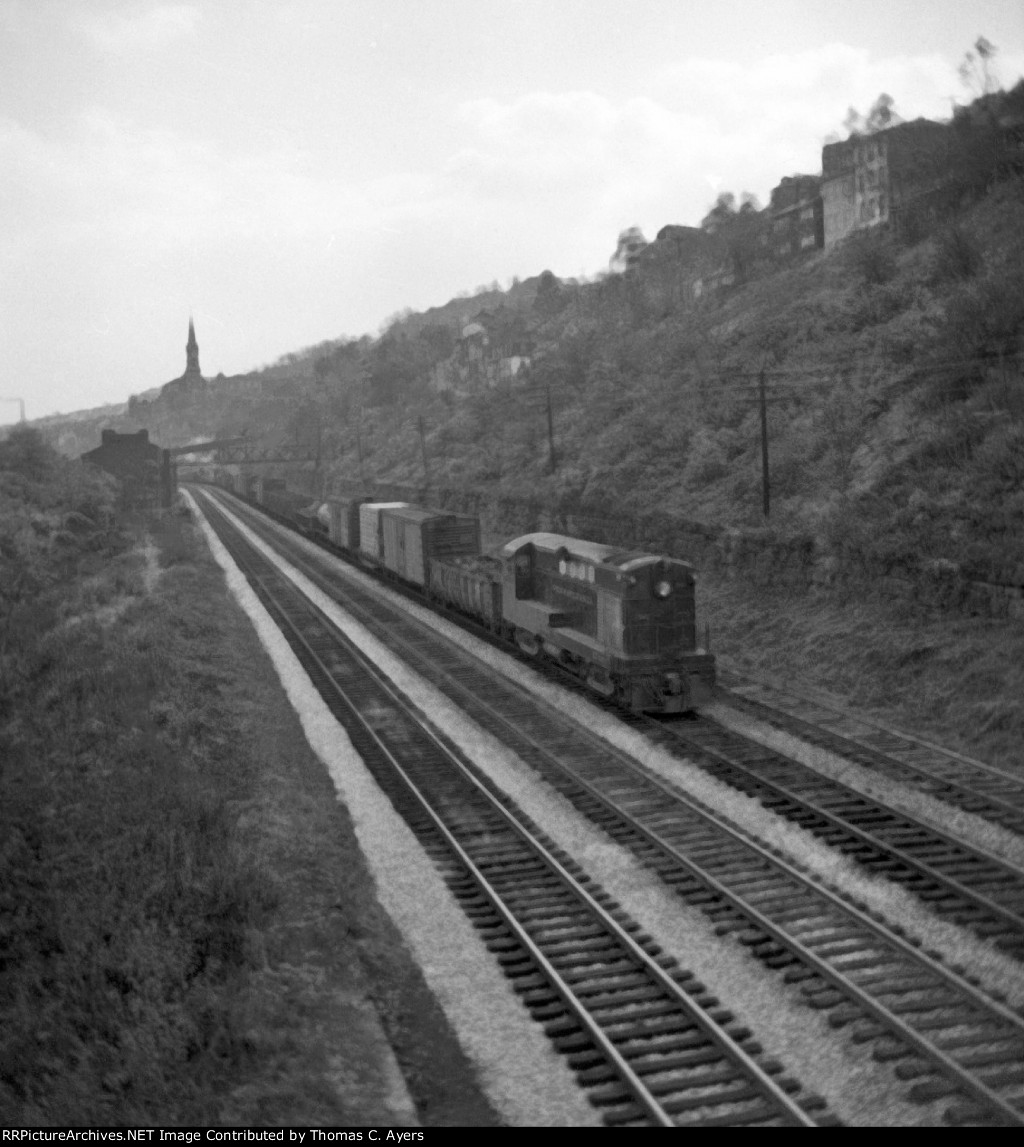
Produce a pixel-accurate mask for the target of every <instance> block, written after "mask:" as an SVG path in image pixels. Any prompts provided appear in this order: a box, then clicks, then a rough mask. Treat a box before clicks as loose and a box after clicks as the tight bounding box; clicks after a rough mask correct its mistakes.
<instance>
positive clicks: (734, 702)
mask: <svg viewBox="0 0 1024 1147" xmlns="http://www.w3.org/2000/svg"><path fill="white" fill-rule="evenodd" d="M719 684H720V685H721V686H722V687H723V688H722V690H721V698H722V700H723V701H724V702H725V703H726V704H728V705H729V706H731V707H732V708H735V709H738V710H740V711H741V712H744V713H748V714H749V715H750V716H752V717H756V718H757V719H758V720H760V721H764V722H765V723H766V724H768V725H771V726H773V727H774V728H776V729H780V730H781V731H783V732H786V733H793V734H795V735H796V736H797V737H799V738H800V739H801V740H804V741H807V742H808V743H809V744H812V745H817V746H818V747H819V748H823V749H828V750H829V751H831V752H834V753H837V754H838V755H839V756H841V757H844V758H845V759H846V760H850V761H855V762H856V763H857V764H859V765H862V766H863V767H864V768H866V769H869V770H871V771H872V772H875V773H879V774H880V775H882V776H885V777H890V778H891V779H893V780H895V781H899V782H900V783H902V784H906V785H911V786H913V787H915V788H918V789H920V790H921V791H922V792H925V793H927V794H928V795H929V796H932V797H935V798H936V800H941V801H944V802H945V803H947V804H950V805H953V806H954V807H955V808H961V809H963V810H964V811H966V812H970V813H974V814H975V815H976V816H980V817H984V819H986V820H989V821H991V822H992V823H993V824H998V825H1001V826H1002V827H1003V828H1007V829H1009V830H1011V831H1012V832H1016V833H1020V834H1024V777H1016V776H1013V775H1012V774H1010V773H1008V772H1005V771H1004V770H1002V769H997V768H994V767H993V766H992V765H987V764H985V763H984V762H982V761H975V760H972V759H970V758H969V757H964V756H963V755H961V754H959V753H951V752H949V751H948V750H946V749H942V748H940V747H939V746H938V745H932V744H929V743H928V742H926V741H922V740H920V739H918V738H915V737H911V736H908V735H906V734H901V733H897V732H894V731H892V730H890V729H885V728H882V727H880V726H878V725H875V724H873V723H871V722H868V721H865V720H864V719H863V718H859V717H855V716H854V715H853V714H850V713H844V712H841V711H839V710H836V709H833V708H831V707H830V706H827V705H825V704H823V703H821V702H819V701H815V700H813V699H811V698H808V697H800V696H798V695H796V694H794V693H789V692H786V691H784V690H779V689H776V688H774V687H773V688H768V687H766V686H764V685H762V684H761V683H760V682H756V681H752V680H750V679H749V678H745V677H743V676H741V675H739V674H736V673H732V672H729V671H725V670H720V671H719Z"/></svg>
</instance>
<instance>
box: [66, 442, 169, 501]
mask: <svg viewBox="0 0 1024 1147" xmlns="http://www.w3.org/2000/svg"><path fill="white" fill-rule="evenodd" d="M81 460H82V461H83V462H88V463H89V465H91V466H98V467H99V468H100V469H101V470H105V471H106V472H107V473H108V474H113V475H114V477H115V478H117V479H118V480H119V481H120V483H121V499H122V502H123V504H124V505H125V506H126V507H127V508H129V509H154V508H156V507H158V506H162V507H164V508H167V507H169V506H170V504H171V499H172V497H173V493H174V484H175V483H174V464H173V462H172V459H171V456H170V452H169V451H167V450H161V449H160V447H159V446H157V445H156V444H155V443H153V442H150V440H149V431H148V430H138V431H136V432H135V433H134V434H119V433H118V432H117V431H116V430H104V431H103V432H102V434H101V442H100V445H99V446H97V447H96V449H95V450H88V451H86V453H84V454H83V455H82V459H81Z"/></svg>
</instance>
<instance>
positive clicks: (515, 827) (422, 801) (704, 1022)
mask: <svg viewBox="0 0 1024 1147" xmlns="http://www.w3.org/2000/svg"><path fill="white" fill-rule="evenodd" d="M232 556H233V557H236V555H235V554H232ZM236 560H237V557H236ZM243 572H245V573H246V576H247V577H251V578H254V579H255V580H257V581H258V582H259V583H260V584H261V585H262V587H263V591H264V594H263V595H261V598H262V597H263V596H264V595H265V596H266V598H267V599H268V600H269V601H270V602H272V603H273V605H274V606H275V607H276V608H275V613H276V614H277V617H276V618H275V620H276V621H277V623H278V624H279V625H281V623H282V622H283V623H284V625H285V626H286V627H287V629H288V630H289V631H290V633H291V637H292V640H294V642H295V643H297V644H299V645H301V646H302V648H303V649H304V651H305V654H306V657H307V658H308V659H309V660H310V661H312V662H313V663H314V664H316V665H317V666H318V668H319V670H320V674H321V676H322V678H323V680H324V681H325V682H326V683H329V686H330V687H331V688H332V689H333V691H334V693H335V696H336V697H337V699H338V700H339V701H340V702H341V703H342V704H344V705H345V706H346V708H347V709H348V711H349V713H350V714H351V716H352V718H353V719H355V720H357V721H358V722H359V723H360V724H361V725H362V727H363V730H364V733H365V735H366V736H367V737H368V738H370V739H371V740H372V741H373V743H374V744H375V746H376V748H377V751H378V752H379V753H380V754H381V755H382V756H383V757H384V759H385V760H386V761H387V763H388V765H389V767H390V768H391V769H392V770H393V772H394V774H395V775H397V776H398V777H400V779H401V780H402V782H403V784H404V785H405V786H406V788H407V790H408V792H409V794H410V795H411V796H412V797H413V798H414V800H415V801H416V802H417V804H418V805H419V807H420V809H421V811H422V812H423V814H424V815H426V816H427V818H428V819H429V821H430V822H431V824H432V825H433V827H434V828H435V830H436V831H437V832H438V833H439V835H441V836H442V838H443V839H444V841H445V843H446V845H447V847H448V848H449V849H450V850H451V851H452V852H453V853H454V854H455V855H456V856H457V857H458V859H459V862H460V863H461V864H462V865H463V866H464V867H465V868H466V869H467V870H468V871H469V872H470V873H471V875H472V877H473V879H474V880H475V881H476V882H477V884H478V885H479V886H480V887H481V888H482V890H483V891H484V893H485V895H486V897H487V899H488V900H489V901H490V902H491V904H492V905H493V907H494V908H495V910H496V911H497V913H498V914H499V915H500V916H501V918H502V920H503V921H504V922H505V924H506V926H507V927H508V928H509V929H510V931H512V933H513V934H514V936H515V937H516V939H517V941H518V942H519V943H520V944H521V945H522V946H523V948H524V949H525V950H526V951H527V953H528V955H529V957H530V959H531V960H533V961H534V962H535V963H536V964H537V965H538V966H539V967H540V968H541V969H542V970H543V972H544V975H545V976H546V977H547V978H548V979H549V981H550V983H551V984H552V986H553V987H554V988H555V989H556V991H557V993H558V995H559V996H560V997H561V998H562V1000H563V1001H564V1003H565V1004H566V1006H567V1007H568V1008H569V1009H570V1010H571V1012H572V1013H573V1015H574V1016H575V1017H576V1018H577V1019H578V1020H579V1022H580V1024H581V1026H583V1027H584V1028H585V1030H586V1031H587V1033H588V1035H589V1036H590V1037H591V1038H592V1039H593V1040H594V1042H595V1043H596V1044H597V1046H598V1047H599V1048H600V1050H601V1052H602V1054H603V1055H605V1056H606V1058H607V1059H608V1060H609V1061H610V1062H611V1063H612V1064H614V1066H615V1069H616V1071H618V1073H619V1074H620V1076H621V1077H622V1079H623V1081H624V1082H625V1083H626V1085H627V1086H628V1087H629V1089H630V1091H631V1092H632V1093H633V1094H634V1096H635V1098H636V1099H637V1100H638V1102H639V1103H640V1104H641V1106H642V1107H643V1108H644V1109H645V1110H646V1111H647V1112H648V1114H649V1115H650V1116H651V1118H652V1119H653V1120H654V1121H655V1122H657V1123H659V1124H660V1125H662V1126H670V1127H675V1126H677V1124H676V1122H675V1120H674V1119H672V1117H671V1115H669V1114H668V1113H667V1112H666V1111H665V1110H664V1108H663V1106H662V1105H661V1104H660V1102H659V1101H658V1099H657V1097H656V1096H654V1095H653V1094H652V1093H651V1092H650V1090H649V1089H648V1088H647V1086H646V1084H644V1082H643V1080H642V1079H641V1078H640V1077H639V1076H638V1075H637V1073H636V1072H635V1071H634V1070H633V1068H632V1067H631V1066H630V1064H629V1063H628V1061H627V1060H626V1059H625V1057H624V1056H623V1055H622V1054H621V1053H620V1052H619V1050H618V1049H617V1048H616V1047H615V1046H614V1044H613V1043H612V1042H611V1040H610V1038H609V1037H608V1035H607V1034H606V1033H605V1032H604V1031H603V1030H602V1028H601V1025H600V1023H599V1021H598V1020H597V1019H596V1018H595V1017H594V1016H593V1015H592V1014H591V1013H590V1011H589V1009H588V1008H587V1007H586V1005H585V1003H584V1002H583V1001H582V1000H580V999H579V997H578V996H576V994H575V993H574V991H573V989H572V987H571V985H569V984H568V983H567V982H566V981H565V979H564V978H563V977H562V975H561V974H560V973H559V972H558V970H557V969H556V968H555V967H554V966H553V965H552V964H551V962H550V960H549V959H548V958H547V957H546V956H545V955H544V953H543V951H542V950H541V949H540V947H539V946H538V945H537V943H536V942H535V941H534V940H533V939H532V937H531V936H530V935H529V933H528V932H527V931H526V929H525V928H524V927H523V926H522V925H521V924H520V922H519V921H518V920H517V919H516V917H515V914H514V912H513V911H512V910H511V909H510V908H509V907H508V906H507V905H506V904H505V903H504V900H503V898H502V896H501V894H500V893H499V892H498V890H497V889H496V888H495V887H494V885H493V883H492V882H491V881H490V880H489V879H488V878H487V876H486V875H485V874H484V873H483V872H482V871H481V870H480V868H479V867H478V865H477V864H476V863H475V862H474V861H473V859H472V858H471V857H470V856H469V854H468V853H467V852H466V851H465V849H464V848H463V847H462V845H461V844H460V843H459V842H458V840H457V839H456V837H455V835H454V834H453V832H452V831H451V830H450V829H449V828H448V826H447V825H446V824H445V823H444V821H443V820H442V819H441V817H440V816H439V815H438V814H437V813H436V812H435V810H434V809H433V808H432V807H431V805H430V802H429V800H428V798H427V797H426V796H425V795H424V794H423V793H422V791H421V790H420V788H419V786H418V785H417V784H416V782H415V781H414V780H413V779H412V777H411V776H410V775H409V773H408V772H407V770H406V769H405V768H404V766H403V765H402V764H401V762H400V761H399V760H398V759H397V758H396V757H395V756H394V754H393V753H392V752H391V751H390V749H389V748H388V747H387V745H386V744H385V743H384V742H383V740H382V739H381V738H380V736H379V735H378V733H377V731H376V730H375V729H374V728H373V727H372V726H371V725H370V724H369V723H368V722H366V720H365V719H364V718H363V716H362V714H361V713H360V712H359V710H358V708H357V706H356V705H355V703H354V702H353V701H352V700H351V699H350V698H349V696H348V695H347V694H346V692H345V691H344V689H343V688H342V687H341V685H340V684H339V683H338V682H337V681H336V680H335V678H334V676H333V674H332V673H331V672H330V670H329V669H328V667H327V666H326V665H325V664H324V663H323V660H322V659H321V658H320V656H319V655H318V654H317V653H316V651H315V650H314V649H313V648H312V647H311V646H310V644H309V642H308V641H307V640H306V638H305V635H304V634H303V633H302V632H301V630H300V629H299V628H298V627H297V626H296V625H295V623H294V622H293V620H292V619H291V618H290V617H289V616H288V614H287V613H286V611H285V610H284V609H283V607H281V606H280V603H279V602H278V600H277V595H276V594H275V593H274V592H273V590H272V589H271V587H270V586H269V585H268V584H267V582H266V579H265V577H264V576H262V575H261V574H259V573H258V572H257V571H255V570H251V569H245V568H244V567H243ZM294 592H295V593H299V592H300V591H298V590H297V589H295V590H294ZM303 605H304V608H306V609H307V610H308V611H309V612H310V614H311V615H313V616H314V617H315V618H316V619H317V620H318V622H319V624H320V625H321V626H322V627H324V628H325V629H327V630H328V631H329V632H330V633H331V636H332V638H333V639H334V641H335V642H336V643H337V644H339V645H341V646H342V648H344V649H345V652H346V654H347V655H348V656H349V657H350V658H352V660H353V661H355V662H356V663H357V664H359V665H360V667H361V668H362V670H363V672H364V673H366V674H367V675H368V676H369V677H371V678H372V679H373V680H374V681H375V683H376V684H377V686H378V688H380V689H381V690H383V691H384V693H385V694H386V695H387V696H388V697H389V699H390V700H391V703H392V704H393V705H395V706H396V707H397V708H399V709H400V710H401V711H403V712H405V713H406V714H408V715H409V716H411V717H412V718H413V719H414V720H415V722H416V724H417V725H418V726H419V727H420V729H421V731H422V735H423V736H424V737H426V738H427V739H428V740H429V741H430V743H431V744H432V746H433V747H434V749H435V751H437V752H439V753H441V754H442V755H443V756H444V757H445V758H446V759H448V760H449V761H450V763H451V764H452V765H454V766H455V768H456V769H457V770H458V772H459V775H460V776H461V777H462V778H463V779H464V780H465V781H466V782H468V783H469V784H470V785H471V786H472V787H473V789H474V790H475V791H476V792H477V794H478V795H479V797H481V798H482V799H483V800H485V801H486V803H487V805H488V806H489V808H490V809H491V810H492V811H493V812H495V813H497V814H498V815H499V816H500V817H501V819H503V820H504V821H505V823H506V824H507V826H508V827H509V829H510V831H512V832H513V833H514V834H515V835H516V836H517V837H519V838H520V839H521V840H522V841H523V842H524V843H525V844H526V845H527V846H528V847H529V848H530V849H531V851H533V852H534V853H535V854H536V855H537V856H539V857H540V858H541V859H542V860H543V863H544V864H545V865H546V866H547V867H548V868H549V870H551V871H553V872H554V873H555V874H556V875H557V876H558V878H559V879H560V880H561V881H562V883H563V884H564V885H565V886H566V887H567V888H568V889H569V890H570V891H571V892H572V894H573V895H574V896H575V897H576V899H577V900H579V901H580V903H582V904H583V905H584V906H585V907H586V909H587V911H588V912H589V913H590V914H591V915H592V916H594V917H595V918H597V919H598V920H599V921H600V922H601V923H602V925H603V926H604V927H605V928H606V929H607V930H608V931H609V932H610V933H611V934H612V935H613V936H614V937H615V939H616V941H617V942H618V943H619V944H620V945H621V946H622V947H623V948H625V949H626V951H627V952H628V953H629V954H630V956H631V957H632V959H633V960H634V961H636V962H637V963H638V964H639V965H640V966H641V967H642V968H643V969H644V971H645V972H646V973H647V975H648V976H650V977H651V978H652V979H653V980H655V982H656V983H658V985H659V986H660V987H661V988H662V990H663V991H665V992H666V993H667V994H669V995H670V996H671V998H672V999H673V1000H675V1001H676V1002H677V1004H678V1005H679V1006H680V1007H681V1009H682V1010H683V1011H684V1012H685V1013H686V1015H687V1018H688V1019H690V1020H691V1021H692V1022H694V1023H695V1024H696V1025H697V1026H698V1027H700V1029H701V1030H702V1031H704V1033H705V1034H706V1035H707V1037H708V1038H709V1039H711V1040H712V1041H713V1042H714V1043H715V1044H716V1045H717V1046H718V1047H719V1048H720V1049H721V1051H722V1052H723V1053H724V1054H725V1055H726V1056H728V1057H729V1058H731V1059H732V1060H733V1061H734V1062H735V1063H736V1064H737V1065H738V1066H739V1067H740V1069H741V1070H742V1071H743V1072H744V1073H745V1074H746V1075H747V1076H748V1078H749V1079H750V1080H751V1081H753V1082H755V1083H756V1084H757V1086H758V1087H759V1088H760V1089H761V1091H762V1092H763V1093H764V1097H765V1098H766V1099H768V1100H769V1101H770V1102H771V1103H773V1104H775V1105H776V1106H777V1107H778V1108H779V1109H780V1112H779V1113H780V1114H782V1115H783V1116H785V1117H786V1118H788V1119H790V1120H791V1121H793V1122H794V1123H795V1124H796V1125H798V1126H817V1124H816V1122H815V1120H813V1119H812V1118H811V1117H810V1116H809V1115H808V1114H807V1113H806V1112H805V1111H804V1110H803V1109H802V1108H801V1107H800V1106H799V1104H797V1103H796V1102H795V1101H793V1100H792V1099H791V1098H790V1097H789V1096H788V1095H787V1094H786V1092H785V1091H784V1090H783V1089H782V1088H781V1087H779V1085H778V1084H777V1083H775V1081H774V1080H773V1079H772V1078H771V1077H770V1076H769V1075H768V1074H767V1073H766V1072H765V1071H764V1070H763V1069H762V1068H761V1067H760V1066H759V1065H758V1064H757V1063H756V1062H755V1061H754V1060H753V1059H752V1058H751V1057H750V1056H749V1055H748V1054H747V1052H745V1051H744V1050H743V1048H742V1047H740V1046H739V1045H738V1044H737V1043H736V1042H735V1041H734V1040H733V1039H732V1038H731V1037H730V1036H729V1035H728V1033H726V1032H725V1031H724V1030H722V1028H721V1027H720V1026H719V1025H718V1024H717V1023H715V1021H714V1020H712V1019H711V1017H710V1016H708V1015H707V1014H706V1013H705V1012H704V1011H703V1010H702V1009H701V1008H700V1006H699V1005H697V1004H696V1002H695V1001H693V1000H691V999H690V998H689V997H688V996H687V994H686V992H685V991H684V990H683V989H682V987H681V986H680V985H679V984H678V983H677V982H676V981H675V980H674V979H673V978H672V977H671V976H670V975H668V973H667V972H665V970H664V969H663V968H661V967H660V966H659V965H658V963H657V962H656V961H655V960H654V959H653V958H652V957H651V956H650V955H649V954H648V953H647V952H646V951H644V949H643V948H642V947H641V946H640V945H639V944H638V943H637V942H636V941H635V940H634V939H633V938H632V937H631V936H630V935H629V934H628V932H626V931H625V930H624V929H623V928H622V927H621V925H620V924H619V923H618V922H617V921H616V920H615V919H614V918H613V917H612V916H611V915H610V914H609V913H608V912H607V911H606V910H605V909H604V908H603V907H602V906H601V905H600V904H599V903H598V902H597V901H596V900H595V899H594V898H593V896H592V895H591V894H590V893H589V892H588V891H587V890H586V889H585V888H584V887H583V886H582V885H580V884H579V882H578V881H577V880H576V879H575V878H574V877H573V876H572V874H571V873H569V872H568V871H567V870H566V869H565V867H564V866H563V865H562V864H561V863H560V862H559V861H558V859H557V858H556V857H554V856H553V855H552V854H551V853H550V852H549V850H548V849H546V848H545V847H544V846H543V845H542V844H541V843H540V842H539V841H538V840H537V839H536V838H535V836H534V835H533V834H532V833H531V832H530V831H529V829H528V828H527V827H526V826H525V825H523V824H522V823H521V822H520V821H519V819H518V818H517V817H516V816H515V815H514V814H513V813H512V812H511V810H509V809H508V808H506V807H504V805H503V804H501V803H500V802H498V801H496V800H495V799H494V797H493V795H492V794H491V793H490V792H489V791H488V790H487V789H486V788H485V787H484V786H483V785H482V784H481V783H480V781H479V780H478V778H477V777H476V776H475V775H474V774H473V772H472V771H471V770H470V769H469V768H468V767H467V765H466V763H465V762H464V761H463V760H462V758H461V755H460V754H457V753H455V752H453V750H452V748H451V746H449V745H447V744H445V742H444V741H443V740H442V739H441V738H440V737H439V736H438V735H437V733H436V732H435V730H434V729H433V728H432V726H431V723H430V721H429V718H427V717H426V715H425V714H423V713H422V712H420V711H419V710H418V708H417V707H416V706H415V705H414V704H412V702H410V701H409V699H408V698H406V697H403V696H402V695H401V693H400V692H399V691H398V690H397V689H396V688H395V687H394V686H393V684H392V683H391V682H390V681H389V680H388V679H387V678H386V677H385V676H384V675H383V674H382V673H381V671H380V670H379V669H378V667H377V666H376V665H375V664H374V662H373V661H372V660H371V659H370V658H369V657H367V656H366V655H365V654H364V653H363V652H362V651H361V650H360V649H359V648H358V646H356V645H355V644H354V643H352V642H351V641H350V640H349V639H348V638H346V637H345V636H344V634H342V633H340V631H338V630H337V627H336V626H335V625H334V623H333V622H331V621H330V619H329V618H328V617H327V616H326V615H325V614H324V613H323V612H322V611H321V610H320V609H319V608H318V607H317V606H316V605H314V604H313V603H312V602H309V601H308V599H303ZM714 1105H715V1104H714V1097H713V1096H711V1097H709V1102H708V1106H714Z"/></svg>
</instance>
